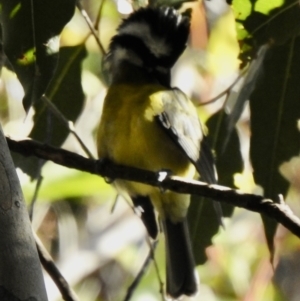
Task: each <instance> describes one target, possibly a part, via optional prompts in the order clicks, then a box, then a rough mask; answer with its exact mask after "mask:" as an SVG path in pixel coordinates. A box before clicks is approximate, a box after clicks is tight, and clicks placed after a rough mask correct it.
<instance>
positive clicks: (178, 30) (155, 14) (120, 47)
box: [105, 7, 190, 85]
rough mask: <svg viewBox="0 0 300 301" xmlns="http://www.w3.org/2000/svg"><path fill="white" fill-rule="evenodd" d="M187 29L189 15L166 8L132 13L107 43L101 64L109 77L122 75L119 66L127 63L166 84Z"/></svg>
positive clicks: (183, 45) (184, 40)
mask: <svg viewBox="0 0 300 301" xmlns="http://www.w3.org/2000/svg"><path fill="white" fill-rule="evenodd" d="M189 28H190V14H189V13H188V12H186V13H184V14H180V13H178V12H177V11H176V10H175V9H173V8H170V7H160V8H151V7H147V8H141V9H139V10H137V11H136V12H134V13H132V14H131V15H130V16H129V17H128V18H127V19H125V20H123V22H122V23H121V25H120V26H119V27H118V29H117V34H116V35H115V36H114V37H113V38H112V40H111V43H110V46H109V52H108V54H107V56H106V59H105V67H106V70H107V72H108V73H109V75H110V77H111V79H112V80H114V78H116V77H120V76H122V75H121V74H122V70H121V69H122V67H124V66H126V65H127V66H128V65H131V66H135V67H136V68H140V69H141V68H142V69H143V71H144V72H147V73H148V74H149V76H152V77H153V78H155V79H156V80H157V81H158V82H160V83H161V84H165V85H169V84H170V83H169V81H170V70H171V68H172V67H173V65H174V64H175V62H176V61H177V59H178V58H179V56H180V55H181V54H182V52H183V51H184V49H185V48H186V43H187V40H188V35H189ZM127 76H128V74H127Z"/></svg>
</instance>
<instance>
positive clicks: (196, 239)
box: [187, 195, 220, 265]
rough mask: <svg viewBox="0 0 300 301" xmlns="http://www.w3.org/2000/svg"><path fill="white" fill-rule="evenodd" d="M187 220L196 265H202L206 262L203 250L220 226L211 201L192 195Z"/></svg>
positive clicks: (210, 242)
mask: <svg viewBox="0 0 300 301" xmlns="http://www.w3.org/2000/svg"><path fill="white" fill-rule="evenodd" d="M187 218H188V224H189V230H190V235H191V241H192V247H193V252H194V256H195V261H196V264H197V265H199V264H203V263H205V261H206V260H207V257H206V254H205V249H206V248H207V247H208V246H210V245H211V244H212V237H213V236H214V235H215V234H216V233H217V232H218V230H219V226H220V225H219V221H218V219H217V215H216V211H215V209H214V207H213V202H212V200H206V199H204V198H201V197H199V196H195V195H193V196H192V197H191V204H190V207H189V211H188V216H187Z"/></svg>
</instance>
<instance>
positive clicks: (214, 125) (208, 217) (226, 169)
mask: <svg viewBox="0 0 300 301" xmlns="http://www.w3.org/2000/svg"><path fill="white" fill-rule="evenodd" d="M226 125H227V120H226V115H225V113H223V112H221V111H220V112H218V113H217V114H215V115H213V116H212V117H211V118H210V119H209V120H208V121H207V127H208V129H209V135H208V139H209V141H210V145H214V147H213V149H214V151H215V154H216V167H217V172H218V176H219V181H218V183H219V184H221V185H224V186H228V187H234V178H233V175H234V174H235V173H238V172H242V170H243V161H242V156H241V153H240V143H239V138H238V135H237V132H236V130H235V129H234V130H233V132H232V134H231V136H230V138H229V139H228V147H227V148H226V149H225V150H224V149H223V145H224V141H225V139H226V138H227V136H226V133H227V132H226ZM222 210H223V214H224V216H231V215H232V212H233V210H234V207H233V206H229V205H226V204H222ZM188 223H189V229H190V233H191V240H192V246H193V251H194V255H195V260H196V263H197V264H203V263H204V262H205V261H206V259H207V258H206V254H205V249H206V248H207V247H208V246H210V245H211V244H212V238H213V236H214V235H215V234H216V233H217V232H218V230H219V226H220V224H219V221H218V219H217V215H216V211H215V209H214V206H213V202H212V200H208V199H204V198H201V197H199V196H192V198H191V205H190V207H189V211H188Z"/></svg>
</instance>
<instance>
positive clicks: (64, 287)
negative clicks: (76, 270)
mask: <svg viewBox="0 0 300 301" xmlns="http://www.w3.org/2000/svg"><path fill="white" fill-rule="evenodd" d="M35 243H36V247H37V250H38V254H39V257H40V261H41V263H42V265H43V268H44V269H45V270H46V271H47V273H48V274H49V276H50V277H51V279H52V280H53V282H54V283H55V284H56V286H57V288H58V289H59V291H60V293H61V295H62V298H63V300H65V301H79V299H78V297H77V296H76V294H75V292H74V291H73V290H72V288H71V287H70V286H69V284H68V282H67V281H66V279H65V278H64V276H63V275H62V274H61V273H60V271H59V269H58V268H57V267H56V265H55V263H54V261H53V259H52V258H51V255H50V254H49V253H48V252H47V250H46V249H45V247H44V246H43V244H42V243H41V241H40V240H39V238H38V237H37V235H35Z"/></svg>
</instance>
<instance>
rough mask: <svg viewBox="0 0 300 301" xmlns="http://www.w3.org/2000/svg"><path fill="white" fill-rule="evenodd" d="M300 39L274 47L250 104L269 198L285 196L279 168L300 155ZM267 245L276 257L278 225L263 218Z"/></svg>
mask: <svg viewBox="0 0 300 301" xmlns="http://www.w3.org/2000/svg"><path fill="white" fill-rule="evenodd" d="M299 78H300V38H299V37H298V38H293V39H291V40H290V41H289V42H288V43H286V44H285V45H282V46H277V47H273V48H271V49H270V50H269V51H268V53H267V55H266V58H265V62H264V71H263V76H262V78H261V81H260V84H259V85H258V86H257V87H256V89H255V90H254V92H253V94H252V96H251V101H250V109H251V132H252V135H251V147H250V155H251V160H252V164H253V168H254V179H255V182H256V183H257V184H259V185H261V186H262V187H263V188H264V195H265V196H266V197H271V198H276V196H277V195H278V194H283V195H284V194H285V193H286V191H287V188H288V185H289V184H288V182H287V181H286V180H285V179H284V178H283V177H282V176H281V175H280V173H279V165H280V164H281V163H283V162H284V161H287V160H289V159H290V158H291V157H292V156H294V155H296V154H298V153H299V149H300V133H299V130H298V129H297V122H298V120H299V117H300V105H299V99H300V86H299ZM263 220H264V225H265V232H266V235H267V241H268V246H269V249H270V251H271V256H273V251H274V247H273V237H274V233H275V231H276V223H275V221H273V220H269V219H266V218H265V217H263Z"/></svg>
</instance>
